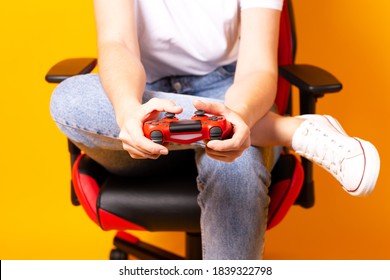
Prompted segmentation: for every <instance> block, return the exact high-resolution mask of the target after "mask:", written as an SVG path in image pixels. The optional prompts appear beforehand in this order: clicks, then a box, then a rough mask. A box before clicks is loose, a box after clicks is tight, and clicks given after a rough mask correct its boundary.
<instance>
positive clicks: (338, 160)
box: [303, 123, 350, 182]
mask: <svg viewBox="0 0 390 280" xmlns="http://www.w3.org/2000/svg"><path fill="white" fill-rule="evenodd" d="M309 125H311V126H312V127H311V128H310V129H307V131H306V133H307V135H308V136H309V134H311V135H310V136H311V137H306V139H307V141H306V145H305V146H304V149H303V153H304V155H305V156H306V157H307V158H308V159H310V160H312V161H314V162H315V163H317V164H319V165H320V166H322V167H324V168H326V169H328V170H329V171H330V172H331V173H332V174H334V175H335V176H337V177H338V178H339V180H340V181H341V182H342V181H343V179H344V178H343V175H344V172H343V161H344V159H345V157H346V155H347V154H348V153H350V148H349V147H347V146H345V145H343V144H342V143H340V141H337V138H336V137H334V135H332V133H329V132H327V131H324V130H322V129H320V128H319V127H316V126H315V125H314V124H313V123H310V124H309Z"/></svg>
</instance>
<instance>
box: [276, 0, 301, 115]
mask: <svg viewBox="0 0 390 280" xmlns="http://www.w3.org/2000/svg"><path fill="white" fill-rule="evenodd" d="M295 52H296V37H295V26H294V17H293V10H292V3H291V0H285V1H284V5H283V10H282V13H281V16H280V29H279V48H278V64H279V65H289V64H292V63H293V62H294V59H295ZM290 91H291V86H290V84H289V83H288V82H287V81H286V80H285V79H282V78H280V77H279V79H278V91H277V94H276V100H275V103H276V106H277V108H278V112H279V114H281V115H284V114H286V113H287V112H288V110H289V98H290Z"/></svg>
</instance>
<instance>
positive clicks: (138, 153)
mask: <svg viewBox="0 0 390 280" xmlns="http://www.w3.org/2000/svg"><path fill="white" fill-rule="evenodd" d="M123 149H124V150H126V151H127V152H128V153H129V155H130V156H131V157H132V158H134V159H157V158H158V157H160V155H156V154H149V153H144V152H142V151H140V150H137V149H135V148H133V147H131V146H129V145H127V144H123Z"/></svg>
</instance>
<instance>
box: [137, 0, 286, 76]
mask: <svg viewBox="0 0 390 280" xmlns="http://www.w3.org/2000/svg"><path fill="white" fill-rule="evenodd" d="M282 6H283V0H138V1H136V13H137V22H138V39H139V44H140V50H141V60H142V63H143V65H144V67H145V70H146V74H147V81H148V82H153V81H155V80H158V79H160V78H162V77H167V76H174V75H204V74H207V73H209V72H211V71H213V70H214V69H216V68H217V67H219V66H222V65H226V64H229V63H232V62H233V61H235V60H236V59H237V54H238V40H239V28H240V24H239V17H240V16H239V15H240V13H239V12H240V10H242V9H248V8H253V7H264V8H271V9H277V10H281V9H282Z"/></svg>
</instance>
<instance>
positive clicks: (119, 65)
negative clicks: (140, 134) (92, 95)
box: [99, 42, 146, 127]
mask: <svg viewBox="0 0 390 280" xmlns="http://www.w3.org/2000/svg"><path fill="white" fill-rule="evenodd" d="M99 74H100V78H101V81H102V84H103V87H104V89H105V91H106V93H107V96H108V98H109V99H110V101H111V103H112V105H113V107H114V111H115V116H116V120H117V123H118V125H119V126H120V127H121V126H122V123H123V121H124V119H125V118H126V115H127V114H128V113H129V112H130V111H131V108H134V107H135V106H138V105H140V104H141V103H142V95H143V92H144V88H145V83H146V74H145V70H144V68H143V66H142V64H141V61H140V59H139V56H138V54H136V53H132V52H130V51H129V50H128V49H127V48H126V47H125V45H122V44H120V43H116V42H110V43H102V44H100V45H99Z"/></svg>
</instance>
